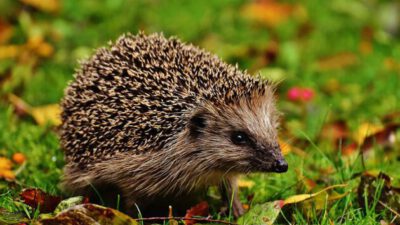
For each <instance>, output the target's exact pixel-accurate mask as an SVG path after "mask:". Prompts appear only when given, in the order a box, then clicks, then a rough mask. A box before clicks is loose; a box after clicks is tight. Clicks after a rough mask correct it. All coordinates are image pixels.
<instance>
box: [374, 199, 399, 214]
mask: <svg viewBox="0 0 400 225" xmlns="http://www.w3.org/2000/svg"><path fill="white" fill-rule="evenodd" d="M378 202H379V204H381V205H382V206H383V207H385V208H387V209H389V211H390V212H392V213H394V214H395V215H396V216H397V217H400V214H399V213H398V212H396V210H394V209H392V208H390V207H389V206H388V205H386V204H385V203H383V202H382V201H381V200H378Z"/></svg>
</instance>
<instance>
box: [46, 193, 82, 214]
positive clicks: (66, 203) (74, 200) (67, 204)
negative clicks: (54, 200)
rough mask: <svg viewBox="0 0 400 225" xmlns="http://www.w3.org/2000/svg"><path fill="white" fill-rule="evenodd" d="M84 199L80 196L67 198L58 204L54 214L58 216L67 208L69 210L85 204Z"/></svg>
mask: <svg viewBox="0 0 400 225" xmlns="http://www.w3.org/2000/svg"><path fill="white" fill-rule="evenodd" d="M85 201H86V200H85V198H84V197H82V196H75V197H71V198H67V199H64V200H62V201H61V202H60V203H58V205H57V207H56V208H55V210H54V214H58V213H60V212H62V211H64V210H66V209H68V208H71V207H73V206H77V205H80V204H82V203H87V202H85Z"/></svg>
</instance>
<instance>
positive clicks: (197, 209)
mask: <svg viewBox="0 0 400 225" xmlns="http://www.w3.org/2000/svg"><path fill="white" fill-rule="evenodd" d="M207 215H208V203H207V202H206V201H202V202H200V203H199V204H197V205H195V206H193V207H192V208H190V209H188V210H187V211H186V215H185V218H192V217H196V216H207ZM195 223H196V221H195V220H185V225H194V224H195Z"/></svg>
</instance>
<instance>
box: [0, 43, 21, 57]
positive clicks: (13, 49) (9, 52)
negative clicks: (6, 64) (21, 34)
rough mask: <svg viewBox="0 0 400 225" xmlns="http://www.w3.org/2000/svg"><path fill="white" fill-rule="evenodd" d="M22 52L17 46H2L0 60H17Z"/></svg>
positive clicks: (0, 47)
mask: <svg viewBox="0 0 400 225" xmlns="http://www.w3.org/2000/svg"><path fill="white" fill-rule="evenodd" d="M19 51H20V47H19V46H17V45H4V46H0V59H7V58H15V57H17V55H18V53H19Z"/></svg>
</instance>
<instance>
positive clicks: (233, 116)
mask: <svg viewBox="0 0 400 225" xmlns="http://www.w3.org/2000/svg"><path fill="white" fill-rule="evenodd" d="M268 96H272V95H268ZM278 117H279V113H278V112H277V111H276V109H275V106H274V101H273V99H272V98H271V97H267V96H260V97H258V98H251V99H250V100H248V99H247V100H241V101H239V102H237V103H233V104H229V105H215V104H214V105H212V104H208V105H206V106H204V107H202V109H201V110H199V111H198V112H196V113H195V114H194V115H193V116H192V117H191V120H190V136H191V139H192V142H193V143H194V145H195V146H196V149H197V150H196V151H197V152H200V153H198V154H204V157H206V156H207V155H208V156H210V155H212V156H213V158H212V159H211V160H212V161H215V163H213V165H216V166H217V167H218V168H215V169H220V170H224V171H232V172H257V171H262V172H279V173H280V172H286V171H287V169H288V165H287V163H286V161H285V160H284V158H283V156H282V154H281V150H280V147H279V145H278V139H277V126H278ZM207 159H209V157H207ZM207 164H208V165H210V163H209V162H208V163H207Z"/></svg>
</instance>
